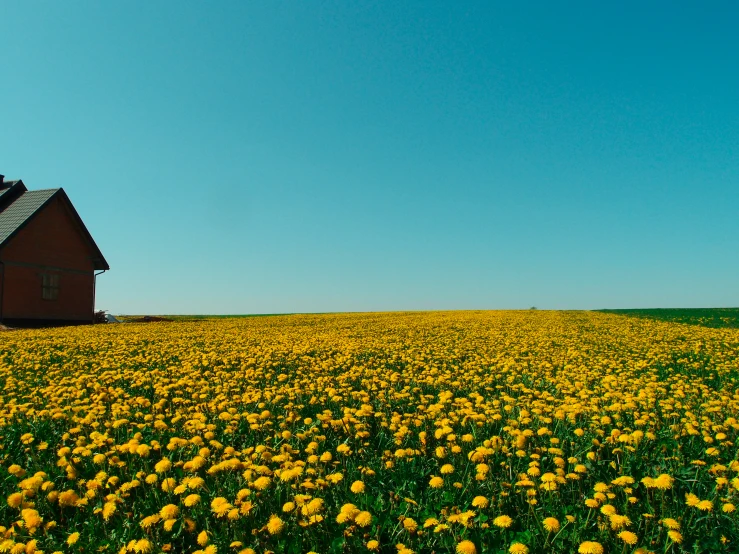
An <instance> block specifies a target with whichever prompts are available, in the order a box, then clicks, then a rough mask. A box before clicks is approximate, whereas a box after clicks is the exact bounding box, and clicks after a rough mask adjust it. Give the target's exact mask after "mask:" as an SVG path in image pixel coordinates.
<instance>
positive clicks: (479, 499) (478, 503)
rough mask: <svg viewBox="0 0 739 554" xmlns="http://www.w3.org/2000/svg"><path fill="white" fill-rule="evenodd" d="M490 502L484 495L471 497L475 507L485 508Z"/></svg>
mask: <svg viewBox="0 0 739 554" xmlns="http://www.w3.org/2000/svg"><path fill="white" fill-rule="evenodd" d="M488 504H490V502H489V501H488V499H487V498H485V497H484V496H476V497H475V498H473V499H472V505H473V506H474V507H475V508H487V507H488Z"/></svg>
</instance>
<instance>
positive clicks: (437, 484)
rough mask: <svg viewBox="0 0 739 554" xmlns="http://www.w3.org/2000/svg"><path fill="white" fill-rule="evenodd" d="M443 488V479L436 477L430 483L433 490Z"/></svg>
mask: <svg viewBox="0 0 739 554" xmlns="http://www.w3.org/2000/svg"><path fill="white" fill-rule="evenodd" d="M443 486H444V479H442V478H441V477H437V476H434V477H432V478H431V480H430V481H429V487H431V488H432V489H440V488H441V487H443Z"/></svg>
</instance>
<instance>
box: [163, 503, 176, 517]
mask: <svg viewBox="0 0 739 554" xmlns="http://www.w3.org/2000/svg"><path fill="white" fill-rule="evenodd" d="M159 515H160V516H162V519H175V518H176V517H177V516H178V515H180V508H179V507H178V506H177V505H175V504H167V505H166V506H164V507H163V508H162V509H161V510H159Z"/></svg>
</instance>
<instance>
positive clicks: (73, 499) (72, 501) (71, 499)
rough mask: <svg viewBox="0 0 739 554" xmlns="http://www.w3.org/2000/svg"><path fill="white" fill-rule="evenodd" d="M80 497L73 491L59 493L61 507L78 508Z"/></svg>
mask: <svg viewBox="0 0 739 554" xmlns="http://www.w3.org/2000/svg"><path fill="white" fill-rule="evenodd" d="M79 499H80V497H79V496H77V493H76V492H74V491H73V490H68V491H64V492H60V493H59V505H60V506H76V505H77V502H78V501H79Z"/></svg>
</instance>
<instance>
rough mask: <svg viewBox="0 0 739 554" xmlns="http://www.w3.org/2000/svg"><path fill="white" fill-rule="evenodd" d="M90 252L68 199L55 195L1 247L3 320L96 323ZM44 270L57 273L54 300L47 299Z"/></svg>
mask: <svg viewBox="0 0 739 554" xmlns="http://www.w3.org/2000/svg"><path fill="white" fill-rule="evenodd" d="M91 254H92V253H91V251H90V247H89V245H88V244H87V242H86V240H85V238H84V236H83V234H82V231H81V230H80V229H79V226H78V224H77V222H76V221H75V220H74V218H73V216H72V214H71V213H70V212H69V210H68V208H67V207H66V205H65V203H64V202H63V200H62V199H61V198H59V197H57V198H54V199H52V200H51V201H50V202H49V203H48V204H47V205H46V206H44V207H43V208H42V209H41V211H40V212H38V213H37V214H36V215H35V216H34V217H33V218H32V219H31V220H29V221H28V223H27V224H26V225H25V226H24V227H23V228H21V229H20V230H19V231H18V234H17V235H16V236H14V237H13V238H12V239H10V240H9V242H8V243H7V244H6V245H5V246H4V247H3V249H2V250H1V251H0V261H2V263H3V287H2V288H3V291H2V312H0V313H1V314H2V318H3V321H6V322H12V321H22V322H26V321H31V320H35V321H47V320H48V321H50V322H54V321H59V322H70V323H71V322H79V323H82V322H86V323H91V322H92V319H93V311H94V306H93V302H94V287H95V278H94V269H93V261H92V258H91ZM44 274H53V275H58V278H57V279H58V289H57V291H56V294H55V296H56V298H55V299H44V298H43V295H42V290H43V276H44Z"/></svg>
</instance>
